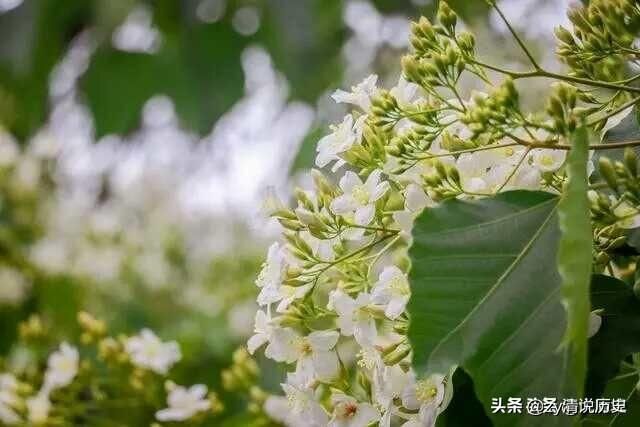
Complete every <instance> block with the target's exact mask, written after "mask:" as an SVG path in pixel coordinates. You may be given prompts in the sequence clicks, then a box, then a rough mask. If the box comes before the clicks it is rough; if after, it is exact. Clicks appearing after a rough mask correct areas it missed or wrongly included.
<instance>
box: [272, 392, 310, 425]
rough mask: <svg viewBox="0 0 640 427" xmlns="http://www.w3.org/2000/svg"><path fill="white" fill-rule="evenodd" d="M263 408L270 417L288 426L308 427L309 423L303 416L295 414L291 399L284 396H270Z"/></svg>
mask: <svg viewBox="0 0 640 427" xmlns="http://www.w3.org/2000/svg"><path fill="white" fill-rule="evenodd" d="M263 409H264V411H265V412H266V414H267V415H269V418H271V419H272V420H274V421H277V422H279V423H281V424H282V425H285V426H287V427H307V426H308V425H309V424H308V422H307V420H305V419H304V418H303V417H301V416H299V415H296V414H293V413H292V412H291V407H290V406H289V400H288V399H287V398H286V397H282V396H269V397H267V400H266V401H265V402H264V405H263Z"/></svg>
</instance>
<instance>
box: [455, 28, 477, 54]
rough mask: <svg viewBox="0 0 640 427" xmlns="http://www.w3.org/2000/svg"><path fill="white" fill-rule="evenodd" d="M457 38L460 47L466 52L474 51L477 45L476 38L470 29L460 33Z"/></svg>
mask: <svg viewBox="0 0 640 427" xmlns="http://www.w3.org/2000/svg"><path fill="white" fill-rule="evenodd" d="M457 40H458V45H459V46H460V49H462V50H463V51H465V52H466V53H469V52H471V51H473V50H474V49H475V47H476V39H475V37H473V34H471V33H470V32H468V31H463V32H462V33H460V34H459V35H458V37H457Z"/></svg>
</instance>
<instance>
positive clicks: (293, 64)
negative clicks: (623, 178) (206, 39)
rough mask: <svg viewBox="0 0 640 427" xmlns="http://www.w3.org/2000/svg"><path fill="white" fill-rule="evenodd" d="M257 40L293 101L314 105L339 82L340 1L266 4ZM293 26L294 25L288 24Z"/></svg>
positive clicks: (282, 0)
mask: <svg viewBox="0 0 640 427" xmlns="http://www.w3.org/2000/svg"><path fill="white" fill-rule="evenodd" d="M267 5H268V6H267V7H266V8H265V10H264V14H265V16H264V17H263V22H262V25H261V28H260V31H259V32H258V34H256V39H257V40H258V41H260V42H262V43H264V44H265V47H266V48H267V50H268V51H269V53H270V54H271V55H272V57H273V61H274V64H275V66H276V68H277V69H278V70H279V71H281V72H282V73H283V74H284V75H285V76H286V78H287V80H288V81H289V83H290V85H291V96H292V97H293V98H295V99H299V100H303V101H307V102H315V101H316V100H317V98H318V96H320V95H321V94H322V93H323V92H325V91H326V90H327V89H329V88H334V87H336V86H338V85H339V84H340V81H341V80H342V67H343V64H342V57H341V51H342V46H343V44H344V41H345V39H346V35H347V33H346V30H345V28H344V23H343V20H342V8H343V3H342V2H341V1H339V0H300V1H296V2H291V1H289V0H268V1H267ZM293 22H295V23H296V24H295V25H291V23H293Z"/></svg>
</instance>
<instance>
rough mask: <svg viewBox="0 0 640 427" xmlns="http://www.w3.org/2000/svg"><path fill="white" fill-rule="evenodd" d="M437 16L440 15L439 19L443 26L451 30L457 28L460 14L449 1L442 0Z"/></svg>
mask: <svg viewBox="0 0 640 427" xmlns="http://www.w3.org/2000/svg"><path fill="white" fill-rule="evenodd" d="M437 17H438V21H440V23H441V24H442V26H444V27H445V28H447V29H449V30H450V31H451V32H453V31H454V30H455V26H456V23H457V21H458V16H457V15H456V13H455V12H454V11H453V10H452V9H451V8H450V7H449V5H448V4H447V2H445V1H440V7H439V8H438V14H437Z"/></svg>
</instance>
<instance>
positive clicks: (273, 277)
mask: <svg viewBox="0 0 640 427" xmlns="http://www.w3.org/2000/svg"><path fill="white" fill-rule="evenodd" d="M285 268H286V264H285V257H284V251H283V249H282V248H281V247H280V244H278V242H275V243H273V244H272V245H271V246H270V247H269V251H268V254H267V260H266V261H265V263H264V264H263V265H262V270H261V271H260V274H259V275H258V278H257V279H256V286H258V287H259V288H261V291H260V295H258V304H260V305H266V304H271V303H273V302H276V301H279V300H280V299H282V295H281V294H280V290H279V289H280V286H281V284H282V279H283V275H284V270H285Z"/></svg>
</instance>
